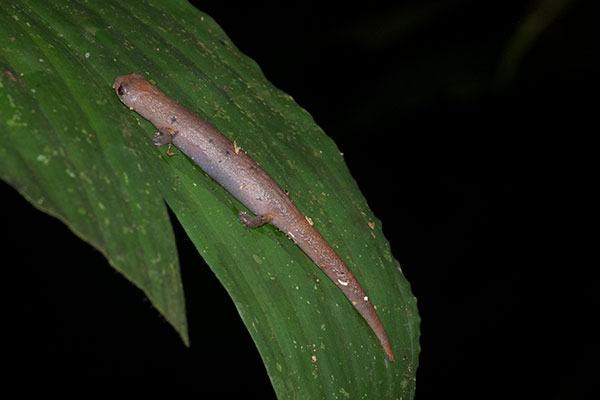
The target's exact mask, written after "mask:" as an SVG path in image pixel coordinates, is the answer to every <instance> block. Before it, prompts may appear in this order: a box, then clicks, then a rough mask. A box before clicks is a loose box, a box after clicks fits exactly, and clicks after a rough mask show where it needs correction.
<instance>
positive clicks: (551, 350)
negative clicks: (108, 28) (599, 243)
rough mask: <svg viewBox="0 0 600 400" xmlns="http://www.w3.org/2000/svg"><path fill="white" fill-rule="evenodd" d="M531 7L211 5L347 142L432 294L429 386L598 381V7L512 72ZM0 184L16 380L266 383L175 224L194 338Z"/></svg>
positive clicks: (124, 388) (224, 391) (245, 391)
mask: <svg viewBox="0 0 600 400" xmlns="http://www.w3.org/2000/svg"><path fill="white" fill-rule="evenodd" d="M211 3H219V2H211ZM539 4H540V2H535V1H533V2H523V1H512V2H511V1H506V2H498V3H497V5H496V6H494V7H493V6H491V5H490V2H480V1H468V0H463V1H455V2H444V1H401V2H396V3H395V4H394V5H385V6H384V5H379V4H377V3H375V2H369V3H367V4H360V5H355V6H350V5H349V4H346V5H343V6H334V5H330V4H329V3H314V4H311V3H301V4H284V3H283V2H281V3H279V4H278V5H273V4H271V5H268V6H267V5H260V6H256V5H253V4H250V3H248V4H247V5H241V6H232V5H231V4H227V5H223V4H198V8H200V9H201V10H202V11H204V12H206V13H208V14H209V15H211V16H212V17H213V18H215V19H216V21H217V22H218V23H219V24H220V25H221V26H222V28H223V29H224V30H225V32H227V34H228V35H229V37H230V38H231V40H232V41H233V43H234V44H235V45H236V46H237V47H238V48H239V49H240V50H241V51H242V52H244V53H245V54H247V55H248V56H250V57H251V58H253V59H254V60H256V62H257V63H258V64H259V65H260V67H261V68H262V70H263V72H264V73H265V75H266V77H267V79H269V80H270V81H271V82H273V83H274V84H275V85H276V86H277V87H279V88H280V89H282V90H283V91H285V92H286V93H289V94H290V95H292V96H293V97H294V99H295V100H296V101H297V102H298V103H299V104H300V105H301V106H302V107H304V108H306V109H307V110H308V111H309V112H310V113H311V114H312V115H313V117H314V118H315V120H316V122H317V123H318V124H319V125H320V126H321V127H322V128H323V129H324V131H325V132H326V133H327V134H328V135H329V136H330V137H332V138H333V139H334V140H335V142H336V143H337V145H338V146H339V148H340V150H341V151H342V152H343V153H344V154H345V159H346V161H347V164H348V166H349V168H350V170H351V172H352V174H353V176H354V177H355V179H356V180H357V182H358V184H359V186H360V188H361V190H362V192H363V194H364V195H365V197H366V198H367V200H368V202H369V205H370V207H371V208H372V209H373V211H374V212H375V214H376V216H377V217H378V218H379V219H381V220H382V223H383V229H384V232H385V234H386V237H387V238H388V240H389V241H390V243H391V246H392V251H393V253H394V255H395V257H396V258H397V259H398V260H399V261H400V263H401V264H402V268H403V271H404V273H405V275H406V277H407V278H408V280H409V281H410V282H411V285H412V289H413V292H414V294H415V295H416V296H417V298H418V302H419V303H418V305H419V312H420V315H421V318H422V324H421V335H422V336H421V346H422V352H421V356H420V365H419V368H418V373H417V397H416V398H417V399H430V398H439V397H441V396H453V397H454V396H456V397H459V398H508V397H509V398H526V397H536V398H557V399H558V398H579V396H581V395H582V394H583V393H584V392H586V391H588V390H591V389H592V383H591V382H593V379H594V378H595V375H596V372H597V367H594V364H593V361H595V356H594V355H593V351H594V350H596V344H595V343H594V342H595V341H596V337H595V335H594V334H592V332H591V331H590V330H589V329H588V327H587V326H586V321H592V322H593V320H594V319H596V317H597V311H595V312H589V313H588V312H587V311H585V310H586V309H587V307H589V306H591V307H592V308H591V309H592V310H595V309H596V308H595V307H597V305H598V301H597V295H594V293H593V292H592V290H595V289H596V288H597V287H598V286H597V284H598V279H597V278H595V277H593V276H586V275H584V273H585V272H584V271H585V267H587V269H589V270H592V268H591V267H597V265H596V264H597V262H596V263H594V261H580V260H578V259H577V257H576V254H578V253H579V251H578V250H577V247H572V239H573V238H574V237H575V236H576V235H577V234H578V233H579V230H578V229H576V228H574V227H567V226H568V225H567V224H566V222H568V221H569V220H572V219H579V218H589V216H588V215H586V214H587V213H581V210H580V209H579V210H578V209H577V208H581V207H583V202H582V201H579V197H578V196H580V195H577V194H575V193H576V191H575V189H576V188H577V186H578V183H577V182H576V179H577V178H579V177H580V176H581V174H582V173H583V172H584V169H585V167H583V166H578V165H579V162H581V161H585V159H586V157H587V156H586V150H587V149H586V147H588V146H590V144H588V143H587V138H586V136H585V135H592V134H594V133H595V134H596V135H597V123H594V121H593V118H594V113H596V115H597V109H598V101H597V100H594V97H593V96H594V94H595V93H597V92H594V91H593V90H592V89H591V87H592V86H593V85H594V83H595V82H594V78H595V74H596V73H597V71H598V62H597V61H598V60H597V57H596V54H597V44H596V45H595V46H592V43H593V42H595V41H597V40H592V37H593V35H592V31H593V30H594V29H593V26H594V24H597V17H596V16H595V14H593V13H591V12H590V10H588V9H587V8H585V5H584V4H586V3H585V2H581V1H574V2H572V3H571V4H570V5H569V6H568V7H566V8H565V9H563V10H562V11H561V12H560V13H558V15H557V16H556V18H555V19H549V21H550V22H551V23H550V24H548V26H547V28H546V29H545V30H543V31H542V33H541V35H540V36H539V37H537V39H536V40H535V41H533V43H532V45H531V46H530V47H528V48H527V49H526V51H524V53H523V57H522V58H521V59H520V62H518V63H516V64H514V70H513V72H514V73H512V74H511V73H510V70H507V69H503V68H502V65H504V64H503V60H505V59H506V57H507V49H508V48H509V43H510V41H511V39H512V38H514V35H515V34H516V32H518V29H519V27H520V26H521V24H522V23H524V22H525V21H527V17H528V15H530V13H532V12H535V10H536V7H538V6H539ZM546 18H547V17H546ZM510 54H511V53H510V52H508V55H510ZM588 124H591V125H588ZM594 131H595V132H594ZM587 184H588V185H594V184H597V179H596V180H592V181H588V182H587ZM2 189H3V190H2V193H3V204H5V207H3V209H4V211H5V212H4V213H3V218H4V226H5V227H6V229H5V231H6V232H7V233H6V235H7V236H6V237H5V238H4V240H3V242H4V245H3V246H2V247H3V249H4V253H5V255H6V257H5V262H3V263H2V264H3V267H4V268H3V270H4V272H5V278H4V279H2V282H3V283H4V285H3V286H4V287H5V291H4V293H5V294H6V296H7V299H6V300H5V302H4V306H5V309H6V310H7V311H8V312H7V313H6V314H5V318H4V324H3V328H4V331H5V332H6V333H8V336H9V339H7V340H6V341H5V343H6V345H5V346H6V351H5V357H4V363H5V364H6V365H7V366H9V368H10V370H11V371H12V374H11V375H9V376H10V377H13V376H14V377H15V380H14V381H13V383H15V382H17V381H18V380H19V378H22V377H25V378H26V379H27V378H29V379H27V380H26V381H25V383H19V385H27V386H23V388H24V389H25V390H32V389H35V390H42V391H46V390H47V391H48V393H55V392H63V391H65V390H67V391H68V390H73V389H77V388H82V387H85V388H86V389H85V391H83V392H81V393H82V394H86V393H90V392H96V391H106V392H111V391H113V390H119V393H131V394H138V395H140V394H142V395H143V394H154V393H169V394H178V393H184V392H185V393H191V394H192V395H194V396H196V395H201V394H213V395H214V394H220V395H221V396H223V397H227V396H234V395H235V396H242V395H243V396H254V397H258V398H274V392H273V390H272V388H271V386H270V382H269V380H268V377H267V375H266V372H265V370H264V367H263V366H262V362H261V360H260V357H259V355H258V352H257V351H256V348H255V346H254V344H253V342H252V340H251V339H250V337H249V335H248V334H247V332H246V329H245V327H244V326H243V324H242V323H241V321H240V319H239V317H238V315H237V312H236V310H235V308H234V306H233V304H232V303H231V301H230V300H229V297H228V296H227V294H226V292H225V291H224V289H222V288H221V286H220V284H219V283H218V281H217V280H216V279H215V277H214V276H213V274H212V272H210V270H209V268H208V267H207V266H206V265H204V264H203V261H202V259H201V258H200V257H199V256H198V255H197V254H196V252H195V250H194V248H193V245H192V244H191V243H189V241H188V240H187V238H186V237H185V235H184V234H183V233H182V231H181V229H180V228H179V227H178V226H177V228H176V229H177V241H178V247H179V251H180V256H181V262H182V269H183V278H184V285H185V290H186V296H187V307H188V313H189V322H190V333H191V341H192V347H191V348H190V349H187V348H185V347H184V346H183V344H182V343H181V341H180V340H179V338H178V336H177V334H176V333H175V332H174V331H173V330H172V329H171V327H170V326H169V325H168V324H167V323H166V322H165V321H164V319H163V318H162V317H161V316H160V315H159V314H158V312H156V311H155V310H154V309H153V308H152V306H151V305H150V303H149V302H148V301H147V300H145V298H144V296H143V295H142V293H141V292H140V291H139V290H138V289H136V288H135V287H134V286H133V285H132V284H130V283H128V282H127V281H125V279H124V278H123V277H121V276H120V275H119V274H118V273H116V272H114V271H113V270H112V269H111V268H110V266H109V265H108V264H107V262H106V261H105V259H104V258H103V257H102V255H101V254H100V253H99V252H97V251H96V250H94V249H93V248H92V247H90V246H89V245H87V244H86V243H84V242H83V241H81V240H80V239H78V238H77V237H75V235H73V234H72V233H71V232H70V231H69V230H68V228H66V227H65V226H64V225H63V224H62V223H60V222H59V221H57V220H55V219H53V218H51V217H49V216H46V215H44V214H42V213H40V212H39V211H36V210H35V209H34V208H33V207H32V206H30V205H29V204H28V203H27V202H26V201H25V200H23V199H22V198H21V197H20V196H19V195H18V194H17V193H16V192H15V191H14V190H12V189H10V188H9V187H7V186H6V185H3V186H2ZM573 197H575V201H574V202H572V201H570V199H571V200H572V199H573ZM581 200H583V199H581ZM580 222H581V221H580ZM174 223H175V224H176V225H177V223H176V222H175V221H174ZM575 242H576V241H575ZM579 244H580V245H581V246H582V247H585V246H584V245H583V244H582V243H579ZM581 267H584V268H581ZM206 299H210V302H206ZM9 380H11V379H9ZM77 390H79V389H77Z"/></svg>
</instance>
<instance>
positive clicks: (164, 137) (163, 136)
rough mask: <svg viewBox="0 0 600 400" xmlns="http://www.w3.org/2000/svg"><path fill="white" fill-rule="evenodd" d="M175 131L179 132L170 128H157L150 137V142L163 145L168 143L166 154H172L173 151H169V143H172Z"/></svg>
mask: <svg viewBox="0 0 600 400" xmlns="http://www.w3.org/2000/svg"><path fill="white" fill-rule="evenodd" d="M177 133H179V132H177V131H175V130H173V129H171V128H163V129H159V130H158V132H156V133H155V134H154V137H153V138H152V142H153V143H154V144H155V145H156V146H164V145H165V144H167V145H169V146H168V147H167V155H168V156H174V155H175V153H173V152H171V145H172V144H173V138H174V137H175V135H177Z"/></svg>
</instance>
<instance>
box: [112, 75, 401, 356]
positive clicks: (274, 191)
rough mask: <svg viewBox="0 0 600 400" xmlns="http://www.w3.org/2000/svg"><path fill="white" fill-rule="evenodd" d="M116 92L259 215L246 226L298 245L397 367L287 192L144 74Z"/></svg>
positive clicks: (165, 140)
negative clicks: (266, 228) (272, 230)
mask: <svg viewBox="0 0 600 400" xmlns="http://www.w3.org/2000/svg"><path fill="white" fill-rule="evenodd" d="M112 87H113V89H114V90H115V92H116V93H117V96H118V97H119V99H120V100H121V102H123V104H125V105H126V106H127V107H129V109H130V110H132V111H135V112H137V113H138V114H140V115H141V116H142V117H144V118H145V119H147V120H148V121H150V122H151V123H152V124H153V125H154V126H155V127H156V129H158V132H157V133H156V135H155V137H154V138H153V141H154V144H156V145H157V146H163V145H168V146H169V147H168V149H167V154H169V155H172V154H173V153H171V152H170V148H171V145H174V146H175V147H177V148H178V149H179V150H181V152H183V153H184V154H185V155H187V156H188V157H189V158H190V159H192V161H194V163H196V164H197V165H198V166H199V167H200V168H201V169H202V170H204V172H206V173H207V174H208V175H209V176H210V177H211V178H213V179H214V180H215V181H217V183H219V184H220V185H221V186H223V187H224V188H225V189H226V190H227V191H228V192H229V193H230V194H231V195H232V196H233V197H235V198H236V199H237V200H239V201H240V202H241V203H242V204H243V205H244V206H245V207H246V208H247V209H248V210H250V211H251V212H252V213H253V214H254V215H250V214H248V213H246V212H244V211H240V212H239V220H240V222H241V223H242V224H244V225H245V226H246V227H248V228H258V227H259V226H261V225H264V224H271V225H273V226H274V227H276V228H277V229H279V230H280V231H282V232H283V233H284V234H286V235H287V236H288V237H289V238H290V239H292V240H293V241H294V243H295V244H296V245H298V246H299V247H300V248H301V249H302V250H303V251H304V253H306V255H307V256H308V257H310V258H311V260H312V261H313V262H314V263H315V264H317V266H318V267H319V268H320V269H321V270H322V271H323V272H324V273H325V274H326V275H327V276H328V277H329V278H330V279H331V280H332V281H333V283H335V284H336V285H337V287H339V288H340V289H341V290H342V292H343V293H344V294H345V295H346V297H347V298H348V300H350V302H351V303H352V305H353V306H354V307H355V308H356V310H357V311H358V312H359V313H360V314H361V315H362V317H363V318H364V319H365V321H366V322H367V323H368V325H369V326H370V327H371V329H372V330H373V332H374V333H375V335H376V336H377V338H378V339H379V341H380V342H381V345H382V347H383V350H384V352H385V354H386V355H387V356H388V358H389V359H390V361H394V353H393V351H392V347H391V344H390V340H389V338H388V335H387V333H386V331H385V329H384V327H383V324H382V323H381V320H380V319H379V317H378V316H377V313H376V311H375V308H374V307H373V305H372V304H371V301H370V300H369V298H368V297H367V295H366V293H365V291H364V290H363V288H362V287H361V286H360V284H359V283H358V281H357V280H356V278H355V276H354V275H353V274H352V272H350V270H349V269H348V267H347V266H346V264H344V262H343V261H342V259H341V258H340V257H339V255H338V254H337V253H336V252H335V250H333V249H332V248H331V246H330V245H329V244H328V243H327V241H325V239H324V238H323V237H322V236H321V234H320V233H319V232H318V231H317V230H316V229H315V228H314V227H313V225H312V223H311V221H310V219H307V218H306V217H305V216H304V215H303V214H302V213H301V212H300V210H299V209H298V207H296V205H295V204H294V202H293V201H292V200H291V198H290V196H289V193H288V192H287V191H285V190H283V189H282V188H281V187H280V186H279V185H278V184H277V182H275V180H274V179H273V178H271V176H270V175H269V174H268V173H267V172H266V171H265V170H264V169H263V168H262V167H260V166H259V165H258V164H257V163H256V162H255V161H254V160H253V159H252V158H251V157H250V156H249V155H248V154H247V153H246V152H245V151H243V150H241V149H240V147H239V146H238V145H237V143H236V142H232V141H231V140H229V139H228V138H227V137H225V136H224V135H223V134H222V133H221V132H219V131H218V130H217V129H216V128H215V127H213V126H211V125H210V124H209V123H208V122H206V121H205V120H204V119H202V118H201V117H200V116H198V115H197V114H195V113H193V112H192V111H190V110H188V109H186V108H185V107H183V106H182V105H180V104H179V103H177V102H176V101H175V100H173V99H172V98H170V97H168V96H167V95H166V94H164V93H163V92H162V91H161V90H160V89H158V88H157V87H156V86H154V85H152V84H151V83H150V82H148V80H147V79H146V78H145V77H144V76H143V75H142V74H140V73H137V72H134V73H132V74H130V75H121V76H118V77H117V79H116V80H115V82H114V84H113V86H112Z"/></svg>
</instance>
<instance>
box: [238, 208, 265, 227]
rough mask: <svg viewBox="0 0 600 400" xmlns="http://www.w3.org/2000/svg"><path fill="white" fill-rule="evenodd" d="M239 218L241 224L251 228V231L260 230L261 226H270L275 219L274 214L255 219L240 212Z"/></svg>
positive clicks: (259, 216) (258, 216)
mask: <svg viewBox="0 0 600 400" xmlns="http://www.w3.org/2000/svg"><path fill="white" fill-rule="evenodd" d="M238 217H239V218H240V222H241V223H242V224H243V225H244V226H246V227H248V228H251V229H252V228H258V227H259V226H262V225H264V224H268V223H270V222H271V220H272V219H273V215H272V214H265V215H257V216H255V217H253V216H251V215H250V214H248V213H247V212H244V211H240V212H239V214H238Z"/></svg>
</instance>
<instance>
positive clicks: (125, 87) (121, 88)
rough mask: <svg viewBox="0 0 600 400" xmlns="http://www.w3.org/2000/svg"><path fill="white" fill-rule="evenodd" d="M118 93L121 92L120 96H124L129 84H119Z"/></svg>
mask: <svg viewBox="0 0 600 400" xmlns="http://www.w3.org/2000/svg"><path fill="white" fill-rule="evenodd" d="M117 93H118V94H119V96H123V95H124V94H125V93H127V85H125V84H122V85H119V88H118V89H117Z"/></svg>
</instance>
